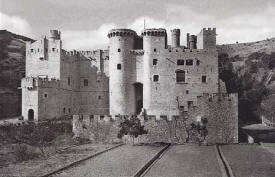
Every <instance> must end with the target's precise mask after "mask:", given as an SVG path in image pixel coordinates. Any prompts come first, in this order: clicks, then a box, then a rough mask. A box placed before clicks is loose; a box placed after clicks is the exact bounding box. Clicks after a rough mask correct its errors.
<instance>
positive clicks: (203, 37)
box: [197, 28, 216, 49]
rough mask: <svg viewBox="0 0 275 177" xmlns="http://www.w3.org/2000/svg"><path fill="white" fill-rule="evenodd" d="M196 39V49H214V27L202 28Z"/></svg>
mask: <svg viewBox="0 0 275 177" xmlns="http://www.w3.org/2000/svg"><path fill="white" fill-rule="evenodd" d="M197 41H198V43H197V46H198V49H216V28H213V29H211V28H208V29H206V28H203V29H202V30H201V32H200V33H199V34H198V38H197Z"/></svg>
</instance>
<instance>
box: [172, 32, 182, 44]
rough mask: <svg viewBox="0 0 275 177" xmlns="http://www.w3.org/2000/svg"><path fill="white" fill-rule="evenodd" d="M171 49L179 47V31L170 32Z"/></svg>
mask: <svg viewBox="0 0 275 177" xmlns="http://www.w3.org/2000/svg"><path fill="white" fill-rule="evenodd" d="M171 38H172V47H179V46H180V29H172V30H171Z"/></svg>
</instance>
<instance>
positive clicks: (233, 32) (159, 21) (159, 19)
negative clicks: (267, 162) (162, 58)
mask: <svg viewBox="0 0 275 177" xmlns="http://www.w3.org/2000/svg"><path fill="white" fill-rule="evenodd" d="M144 19H145V26H146V28H160V27H161V28H166V30H167V33H168V43H169V42H170V30H171V29H173V28H180V29H181V44H182V45H186V33H191V34H197V33H199V31H200V30H201V29H202V28H204V27H205V28H214V27H215V28H217V34H218V35H217V43H218V44H226V43H235V42H237V41H238V42H252V41H257V40H263V39H266V38H272V37H275V20H274V19H275V1H274V0H0V29H7V30H9V31H11V32H14V33H17V34H20V35H25V36H27V37H31V38H33V39H39V37H40V36H42V35H45V34H48V31H49V30H50V29H58V30H61V37H62V40H63V47H64V48H65V49H67V50H73V49H76V50H95V49H106V48H107V46H108V38H107V33H108V31H109V30H111V29H113V28H130V29H133V30H136V32H137V33H138V34H140V33H141V31H142V29H143V28H144Z"/></svg>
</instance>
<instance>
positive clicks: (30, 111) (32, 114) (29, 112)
mask: <svg viewBox="0 0 275 177" xmlns="http://www.w3.org/2000/svg"><path fill="white" fill-rule="evenodd" d="M28 120H29V121H33V120H34V111H33V109H29V111H28Z"/></svg>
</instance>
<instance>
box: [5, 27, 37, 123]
mask: <svg viewBox="0 0 275 177" xmlns="http://www.w3.org/2000/svg"><path fill="white" fill-rule="evenodd" d="M25 41H33V40H32V39H30V38H28V37H25V36H21V35H17V34H14V33H11V32H9V31H7V30H0V98H1V99H0V118H6V117H13V116H18V115H20V114H21V90H18V87H20V80H21V78H22V77H24V75H25V49H26V46H25Z"/></svg>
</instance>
